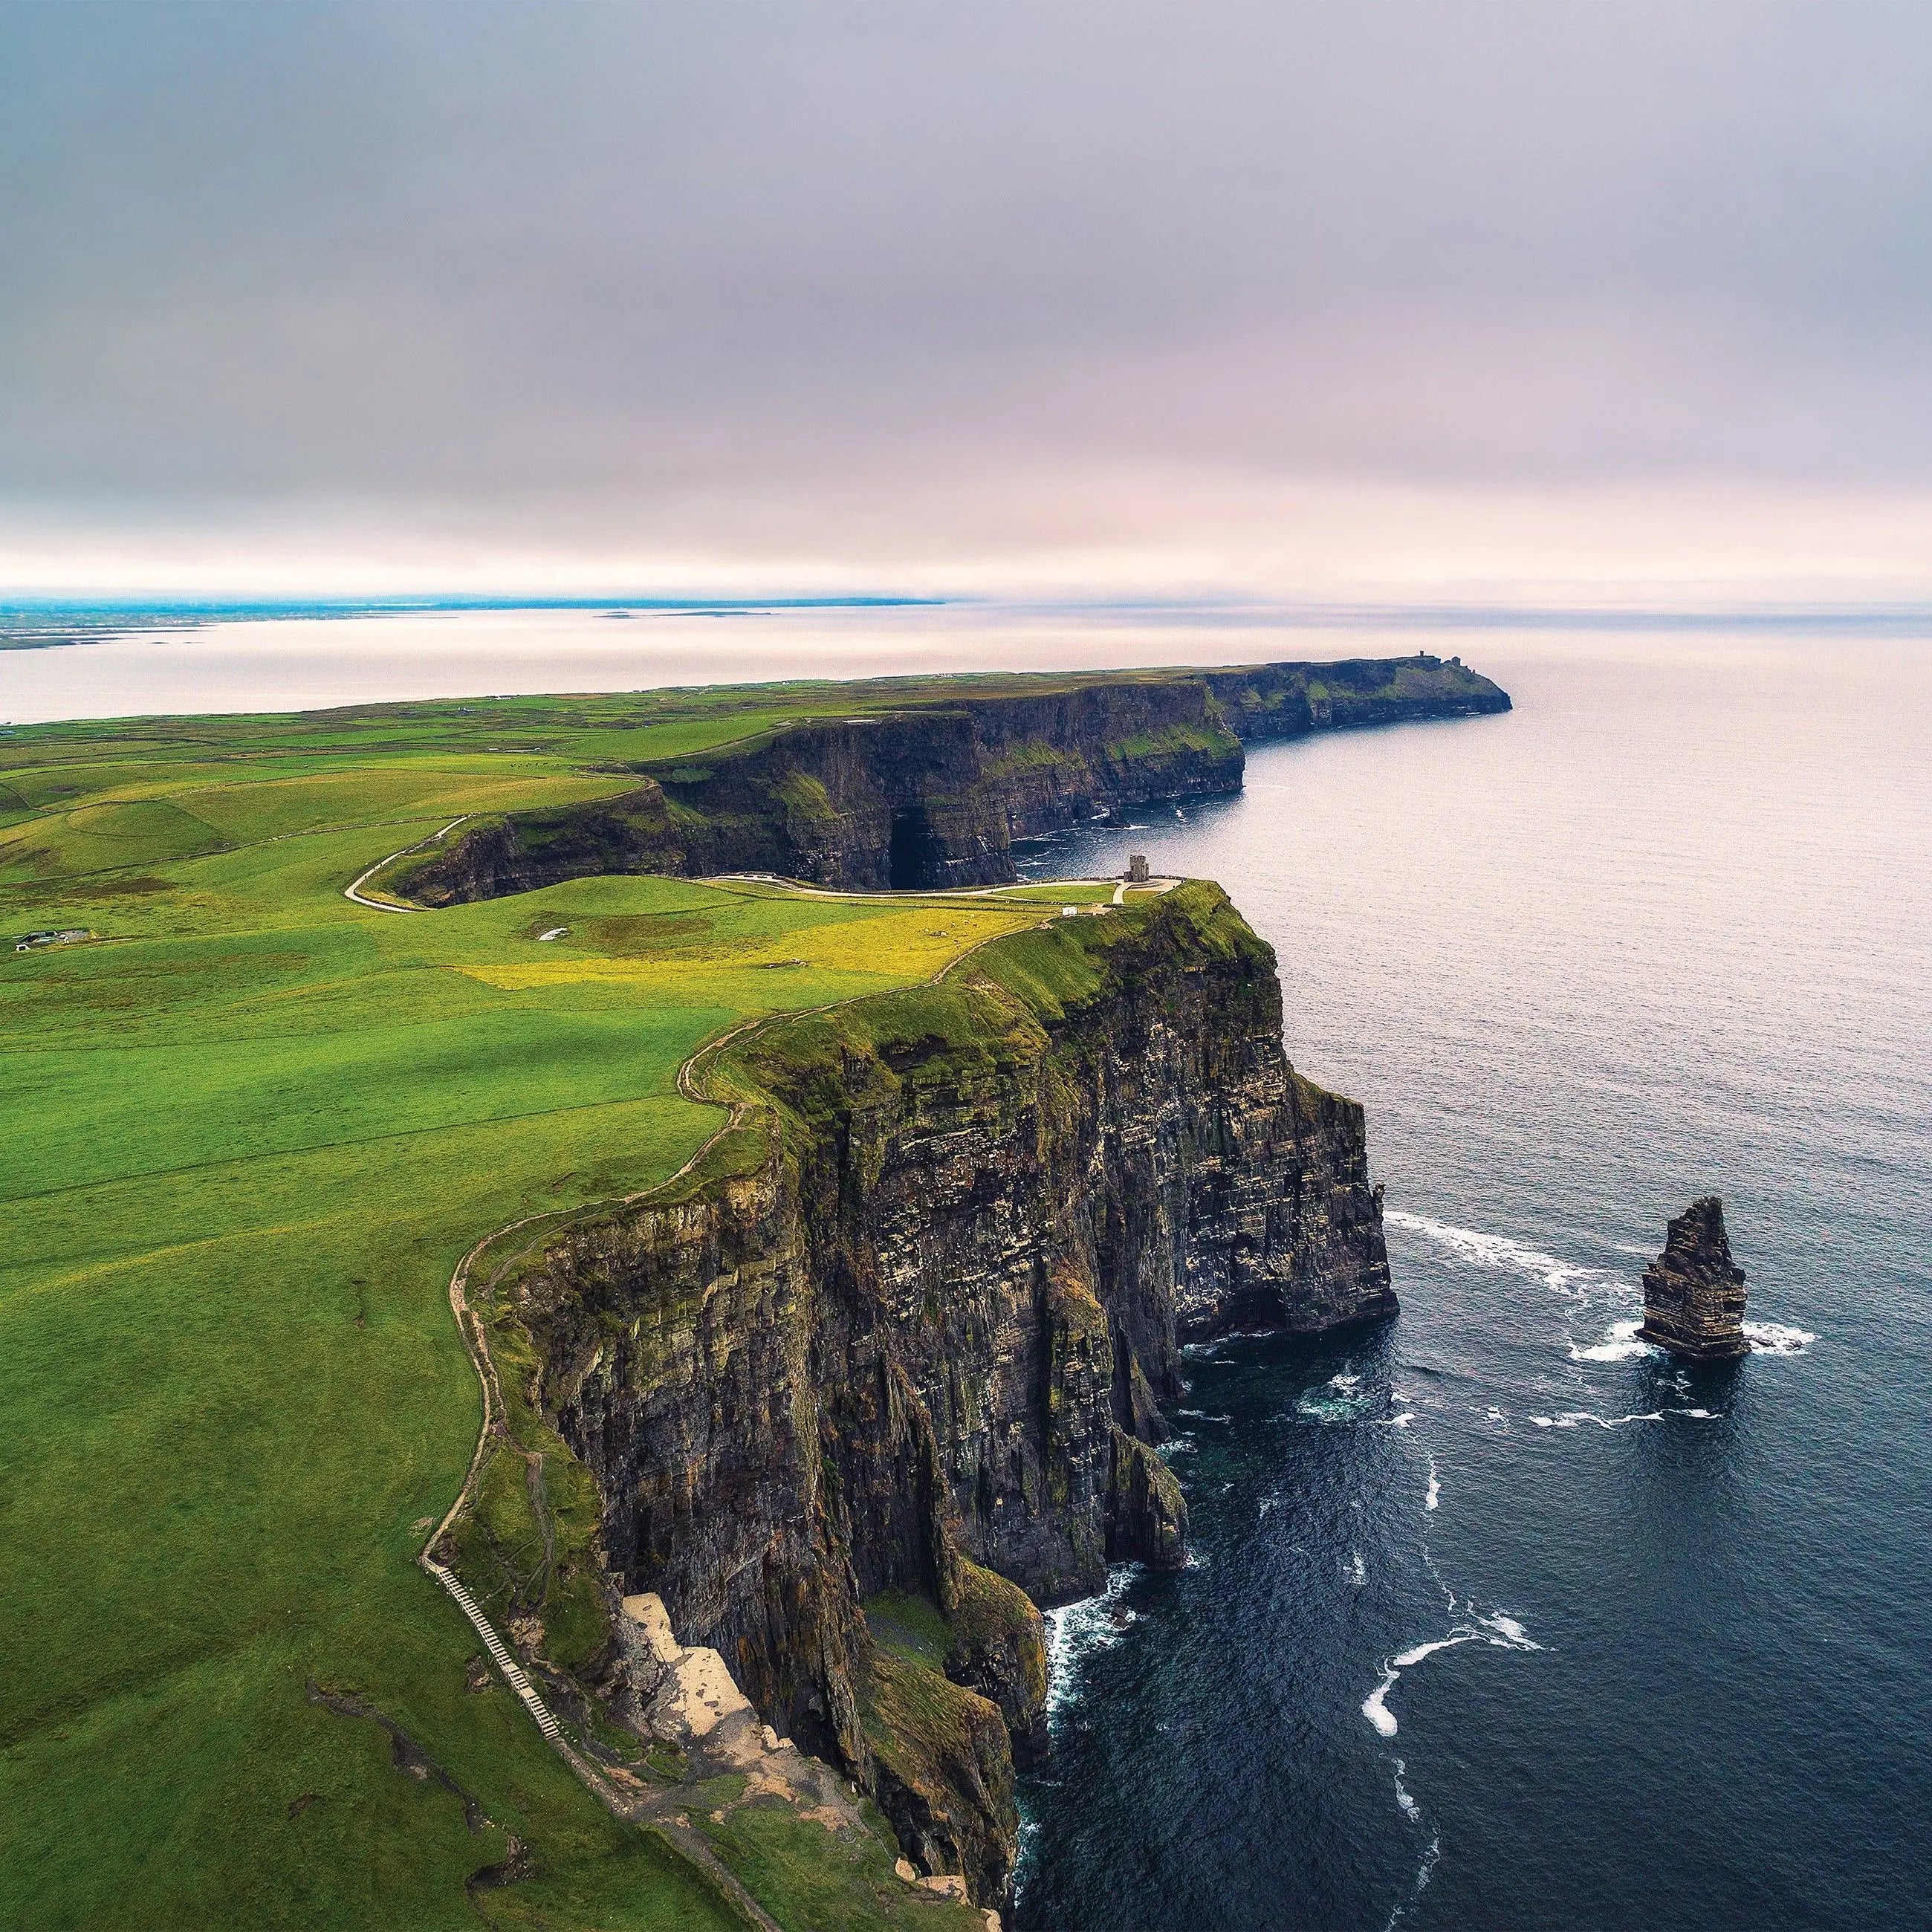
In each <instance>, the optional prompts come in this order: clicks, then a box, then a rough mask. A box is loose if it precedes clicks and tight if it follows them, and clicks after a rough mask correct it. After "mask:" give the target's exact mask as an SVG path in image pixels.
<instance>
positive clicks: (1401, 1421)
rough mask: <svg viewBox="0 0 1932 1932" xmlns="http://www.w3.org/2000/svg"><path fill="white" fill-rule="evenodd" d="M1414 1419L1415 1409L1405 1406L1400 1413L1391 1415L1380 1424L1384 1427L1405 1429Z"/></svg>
mask: <svg viewBox="0 0 1932 1932" xmlns="http://www.w3.org/2000/svg"><path fill="white" fill-rule="evenodd" d="M1413 1421H1415V1410H1414V1409H1404V1410H1403V1412H1402V1413H1401V1414H1400V1415H1392V1416H1391V1417H1390V1418H1389V1419H1388V1421H1386V1422H1385V1423H1384V1424H1382V1427H1384V1428H1385V1429H1406V1428H1407V1427H1409V1424H1411V1423H1412V1422H1413Z"/></svg>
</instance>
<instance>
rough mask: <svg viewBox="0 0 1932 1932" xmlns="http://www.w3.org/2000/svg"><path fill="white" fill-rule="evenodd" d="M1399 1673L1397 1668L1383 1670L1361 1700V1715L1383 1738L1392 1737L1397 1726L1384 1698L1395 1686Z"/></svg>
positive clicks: (1386, 1697)
mask: <svg viewBox="0 0 1932 1932" xmlns="http://www.w3.org/2000/svg"><path fill="white" fill-rule="evenodd" d="M1401 1675H1402V1673H1401V1672H1400V1671H1399V1670H1385V1671H1384V1672H1383V1673H1382V1682H1380V1683H1379V1684H1378V1685H1376V1688H1374V1689H1373V1691H1370V1693H1369V1694H1368V1695H1367V1697H1364V1699H1363V1700H1362V1715H1363V1716H1364V1717H1365V1718H1367V1719H1368V1721H1369V1722H1370V1724H1373V1725H1374V1726H1375V1727H1376V1730H1379V1732H1380V1733H1382V1736H1384V1737H1385V1738H1392V1737H1394V1736H1395V1734H1396V1732H1397V1729H1398V1728H1399V1727H1398V1726H1397V1723H1396V1721H1395V1714H1394V1712H1392V1711H1391V1710H1390V1709H1389V1707H1388V1703H1387V1701H1386V1700H1387V1699H1388V1694H1389V1693H1390V1692H1391V1691H1393V1690H1394V1688H1395V1683H1396V1679H1397V1678H1398V1677H1400V1676H1401Z"/></svg>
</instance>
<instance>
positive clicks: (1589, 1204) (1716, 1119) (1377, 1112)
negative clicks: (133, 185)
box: [1019, 638, 1932, 1932]
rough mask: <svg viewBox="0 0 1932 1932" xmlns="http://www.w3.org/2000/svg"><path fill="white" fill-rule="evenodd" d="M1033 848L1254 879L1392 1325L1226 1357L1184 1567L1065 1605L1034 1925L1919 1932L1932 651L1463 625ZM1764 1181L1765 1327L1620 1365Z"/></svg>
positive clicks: (1924, 1746)
mask: <svg viewBox="0 0 1932 1932" xmlns="http://www.w3.org/2000/svg"><path fill="white" fill-rule="evenodd" d="M1466 655H1468V656H1469V658H1470V660H1471V661H1472V662H1475V663H1476V664H1479V665H1481V667H1483V668H1484V669H1485V670H1492V671H1493V672H1494V673H1496V675H1497V676H1499V677H1500V678H1501V679H1502V681H1503V682H1505V684H1507V685H1508V687H1509V688H1510V689H1511V691H1512V692H1513V693H1514V695H1515V697H1516V698H1517V704H1518V707H1519V708H1518V709H1517V711H1516V712H1514V714H1513V715H1510V716H1508V717H1507V718H1498V719H1494V720H1485V721H1479V722H1472V723H1469V724H1450V725H1431V726H1422V727H1405V728H1401V729H1397V730H1389V731H1384V732H1379V733H1367V734H1361V735H1356V736H1346V737H1338V738H1335V739H1328V740H1322V741H1316V742H1311V743H1307V744H1303V745H1287V746H1282V747H1278V748H1269V749H1259V750H1256V751H1254V752H1253V754H1251V756H1250V762H1249V766H1248V783H1247V791H1246V793H1245V794H1244V796H1242V797H1241V798H1240V799H1235V800H1231V801H1229V802H1226V803H1225V804H1217V805H1211V806H1206V807H1202V808H1189V810H1188V812H1187V817H1185V818H1184V819H1182V818H1181V817H1178V816H1177V815H1175V814H1172V812H1171V811H1162V812H1158V813H1157V812H1154V811H1149V812H1147V813H1145V814H1143V817H1144V818H1145V820H1146V823H1145V827H1144V829H1134V830H1132V831H1130V832H1126V833H1108V834H1105V835H1097V836H1095V835H1081V836H1079V837H1076V838H1073V839H1071V840H1066V841H1058V842H1057V843H1056V844H1055V845H1054V846H1053V847H1051V848H1043V849H1041V850H1039V851H1038V852H1037V853H1036V854H1035V862H1037V864H1038V865H1040V868H1042V869H1049V868H1050V869H1060V868H1064V867H1067V866H1068V865H1069V864H1070V863H1071V865H1073V867H1074V868H1077V869H1088V868H1091V869H1094V870H1106V869H1111V868H1113V867H1114V866H1115V865H1118V863H1119V862H1121V860H1122V859H1123V856H1124V853H1126V852H1127V851H1128V850H1145V851H1147V852H1148V853H1151V855H1152V856H1153V857H1154V862H1155V864H1156V866H1157V868H1161V867H1166V868H1169V869H1172V870H1175V871H1187V872H1191V873H1196V874H1211V875H1212V876H1214V877H1217V878H1220V880H1223V881H1224V882H1225V883H1226V884H1227V886H1229V889H1231V890H1232V892H1233V893H1234V895H1235V898H1236V899H1237V901H1238V903H1239V904H1241V907H1242V908H1243V909H1244V910H1245V911H1246V913H1247V915H1248V916H1249V917H1250V919H1251V920H1252V921H1253V923H1254V924H1255V925H1256V926H1257V927H1258V928H1259V929H1260V930H1261V931H1262V932H1263V933H1264V934H1265V935H1266V936H1267V937H1268V938H1269V939H1270V940H1271V941H1273V942H1274V944H1275V946H1276V947H1277V949H1278V950H1279V952H1280V958H1281V965H1282V977H1283V983H1284V986H1285V989H1286V1004H1287V1031H1288V1039H1289V1050H1290V1052H1291V1054H1292V1056H1293V1058H1295V1061H1296V1062H1297V1064H1298V1065H1300V1066H1301V1067H1302V1068H1304V1070H1306V1071H1307V1072H1308V1073H1310V1074H1311V1075H1313V1076H1315V1077H1316V1078H1318V1079H1322V1080H1324V1081H1325V1082H1328V1083H1329V1084H1331V1085H1335V1086H1337V1087H1339V1088H1342V1089H1343V1091H1346V1092H1349V1093H1351V1094H1355V1095H1356V1096H1357V1097H1359V1098H1361V1100H1364V1102H1366V1103H1367V1107H1368V1110H1369V1123H1370V1152H1371V1156H1372V1159H1373V1165H1374V1166H1375V1169H1376V1172H1377V1173H1378V1175H1379V1177H1380V1178H1382V1179H1383V1180H1385V1181H1386V1182H1387V1184H1388V1208H1389V1241H1390V1248H1391V1256H1392V1259H1393V1262H1394V1271H1395V1278H1396V1283H1397V1289H1398V1290H1399V1292H1400V1295H1401V1297H1402V1300H1403V1313H1402V1314H1401V1315H1400V1317H1399V1318H1398V1319H1397V1320H1396V1321H1394V1322H1393V1323H1392V1324H1391V1325H1388V1326H1387V1327H1386V1328H1382V1329H1381V1330H1380V1331H1376V1332H1373V1333H1364V1334H1352V1335H1349V1336H1346V1337H1337V1338H1334V1339H1333V1340H1328V1341H1325V1342H1323V1343H1320V1344H1319V1345H1316V1346H1310V1345H1307V1344H1294V1343H1286V1342H1280V1341H1275V1342H1252V1341H1251V1342H1243V1343H1235V1344H1232V1345H1229V1346H1224V1347H1222V1348H1220V1349H1216V1350H1215V1351H1214V1352H1211V1353H1208V1354H1205V1355H1201V1356H1199V1357H1198V1358H1196V1359H1195V1360H1193V1361H1192V1363H1191V1364H1190V1371H1189V1373H1190V1376H1191V1379H1192V1388H1191V1390H1190V1393H1189V1394H1188V1396H1187V1398H1186V1399H1185V1400H1184V1403H1182V1404H1181V1413H1180V1414H1179V1415H1177V1416H1176V1417H1175V1421H1176V1423H1177V1424H1178V1427H1180V1429H1181V1430H1182V1431H1183V1432H1184V1433H1183V1436H1182V1439H1181V1442H1179V1443H1178V1445H1176V1447H1177V1456H1176V1467H1177V1469H1178V1470H1179V1471H1180V1472H1181V1474H1182V1475H1183V1477H1184V1481H1185V1482H1186V1484H1187V1487H1188V1492H1189V1499H1190V1506H1191V1508H1192V1510H1193V1522H1194V1540H1195V1545H1196V1550H1197V1551H1198V1562H1197V1563H1196V1566H1195V1567H1194V1568H1191V1569H1190V1570H1189V1571H1186V1572H1185V1573H1184V1574H1181V1575H1179V1576H1177V1577H1151V1576H1145V1575H1136V1574H1133V1573H1131V1572H1124V1573H1121V1574H1118V1576H1117V1577H1116V1579H1115V1589H1113V1590H1112V1592H1110V1594H1109V1597H1108V1598H1106V1600H1103V1601H1100V1602H1097V1603H1093V1604H1085V1605H1082V1606H1079V1607H1075V1608H1073V1609H1072V1610H1068V1611H1065V1612H1063V1613H1061V1614H1060V1615H1059V1616H1058V1617H1056V1618H1055V1620H1054V1622H1055V1626H1056V1628H1055V1643H1056V1654H1057V1666H1056V1676H1055V1698H1056V1710H1055V1717H1054V1725H1055V1739H1056V1748H1055V1754H1054V1756H1053V1757H1052V1760H1051V1762H1050V1763H1049V1766H1047V1767H1046V1769H1044V1770H1043V1772H1041V1773H1040V1775H1037V1776H1035V1777H1034V1778H1031V1780H1030V1781H1028V1784H1027V1787H1026V1790H1025V1806H1026V1812H1027V1817H1028V1846H1027V1863H1026V1869H1025V1882H1024V1889H1023V1891H1022V1902H1021V1905H1020V1909H1019V1924H1020V1925H1021V1926H1022V1927H1024V1928H1028V1932H1181V1928H1192V1927H1215V1928H1226V1932H1243V1929H1244V1928H1249V1927H1253V1928H1261V1927H1269V1928H1276V1927H1289V1926H1306V1927H1320V1928H1336V1932H1343V1928H1355V1927H1364V1928H1381V1927H1386V1926H1388V1925H1391V1924H1396V1923H1398V1922H1400V1923H1401V1924H1403V1925H1405V1926H1409V1927H1415V1928H1418V1932H1420V1928H1424V1927H1439V1928H1448V1927H1455V1928H1459V1932H1463V1928H1467V1932H1476V1928H1484V1932H1495V1928H1499V1927H1591V1928H1612V1927H1631V1928H1633V1932H1634V1928H1637V1927H1643V1928H1647V1932H1664V1928H1676V1927H1682V1928H1685V1932H1691V1928H1694V1927H1695V1928H1700V1932H1709V1928H1712V1927H1720V1928H1733V1927H1735V1928H1737V1932H1747V1929H1748V1932H1761V1928H1765V1927H1846V1928H1851V1927H1858V1928H1860V1932H1871V1928H1874V1927H1901V1926H1922V1925H1932V1870H1928V1862H1932V1861H1928V1855H1927V1847H1928V1845H1932V1824H1928V1811H1932V1806H1928V1802H1927V1801H1928V1799H1932V1771H1928V1769H1927V1764H1928V1761H1932V1755H1929V1754H1932V1664H1928V1659H1932V1418H1929V1417H1928V1402H1927V1398H1928V1395H1932V1369H1928V1344H1932V883H1928V882H1932V651H1927V650H1925V649H1918V650H1914V649H1908V648H1901V647H1898V646H1883V645H1875V644H1870V643H1844V642H1842V641H1841V642H1837V643H1815V642H1814V643H1789V642H1787V643H1753V642H1751V641H1750V640H1729V641H1727V642H1725V643H1721V644H1716V643H1711V642H1709V640H1706V642H1704V643H1685V642H1684V641H1682V640H1677V641H1673V642H1670V643H1661V642H1660V643H1642V642H1636V641H1633V640H1615V641H1613V642H1608V643H1607V642H1605V641H1604V640H1578V639H1574V638H1573V639H1570V640H1562V641H1561V642H1556V641H1550V642H1544V643H1535V642H1531V641H1527V640H1523V639H1521V638H1499V639H1495V640H1489V641H1487V642H1484V643H1480V644H1478V643H1475V642H1474V641H1472V643H1470V645H1469V647H1468V649H1467V652H1466ZM1709 1190H1716V1191H1719V1192H1721V1193H1722V1194H1723V1195H1724V1199H1725V1204H1726V1208H1727V1214H1728V1217H1729V1220H1730V1229H1731V1235H1732V1241H1733V1247H1734V1248H1735V1250H1736V1253H1737V1256H1738V1258H1739V1261H1740V1262H1741V1263H1742V1265H1743V1266H1744V1267H1745V1268H1746V1269H1747V1270H1748V1273H1749V1276H1750V1287H1751V1319H1752V1321H1753V1322H1754V1323H1755V1324H1757V1325H1760V1326H1759V1328H1758V1329H1757V1333H1758V1334H1759V1337H1760V1340H1762V1341H1763V1342H1764V1343H1766V1344H1767V1345H1769V1346H1766V1347H1765V1348H1764V1349H1761V1350H1760V1352H1757V1353H1754V1355H1752V1356H1751V1358H1750V1359H1749V1360H1748V1361H1745V1362H1744V1363H1742V1364H1740V1365H1739V1366H1737V1367H1736V1368H1735V1369H1733V1370H1729V1371H1711V1370H1698V1371H1687V1370H1682V1369H1680V1368H1678V1367H1674V1366H1673V1365H1672V1364H1670V1363H1669V1362H1667V1361H1664V1360H1663V1359H1661V1358H1658V1357H1657V1356H1655V1355H1652V1354H1650V1353H1649V1352H1647V1351H1643V1350H1642V1349H1639V1348H1638V1347H1637V1346H1636V1345H1635V1344H1634V1343H1632V1342H1631V1340H1629V1339H1628V1338H1629V1334H1630V1330H1631V1324H1632V1323H1633V1322H1634V1319H1635V1318H1636V1316H1637V1310H1638V1308H1639V1306H1640V1292H1639V1288H1638V1280H1639V1276H1640V1273H1641V1271H1642V1268H1643V1262H1644V1259H1645V1258H1646V1256H1649V1255H1650V1254H1652V1253H1655V1251H1656V1250H1657V1249H1658V1247H1660V1246H1661V1244H1662V1239H1663V1235H1664V1222H1665V1220H1666V1218H1667V1216H1669V1215H1670V1214H1673V1213H1674V1212H1676V1211H1678V1210H1679V1209H1680V1208H1682V1206H1683V1205H1685V1203H1686V1202H1688V1201H1689V1200H1690V1199H1691V1197H1692V1196H1694V1195H1696V1194H1698V1193H1703V1192H1706V1191H1709Z"/></svg>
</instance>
